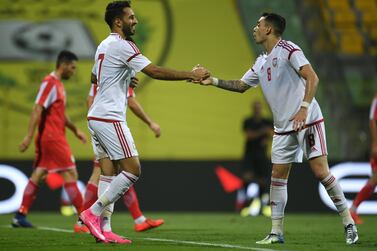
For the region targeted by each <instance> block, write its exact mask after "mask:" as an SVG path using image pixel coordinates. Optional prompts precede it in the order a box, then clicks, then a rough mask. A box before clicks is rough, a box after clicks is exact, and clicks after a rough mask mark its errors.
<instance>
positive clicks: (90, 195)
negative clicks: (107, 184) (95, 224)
mask: <svg viewBox="0 0 377 251" xmlns="http://www.w3.org/2000/svg"><path fill="white" fill-rule="evenodd" d="M97 193H98V186H97V185H96V184H94V183H91V182H88V184H87V185H86V191H85V196H84V204H83V206H82V207H83V208H82V210H86V209H88V208H89V207H90V206H91V205H93V203H94V202H95V201H96V200H97V198H98V196H97Z"/></svg>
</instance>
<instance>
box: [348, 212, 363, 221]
mask: <svg viewBox="0 0 377 251" xmlns="http://www.w3.org/2000/svg"><path fill="white" fill-rule="evenodd" d="M350 213H351V216H352V219H353V220H354V221H355V224H358V225H359V224H363V220H362V219H361V218H360V216H359V215H358V214H357V213H356V211H355V210H352V209H350Z"/></svg>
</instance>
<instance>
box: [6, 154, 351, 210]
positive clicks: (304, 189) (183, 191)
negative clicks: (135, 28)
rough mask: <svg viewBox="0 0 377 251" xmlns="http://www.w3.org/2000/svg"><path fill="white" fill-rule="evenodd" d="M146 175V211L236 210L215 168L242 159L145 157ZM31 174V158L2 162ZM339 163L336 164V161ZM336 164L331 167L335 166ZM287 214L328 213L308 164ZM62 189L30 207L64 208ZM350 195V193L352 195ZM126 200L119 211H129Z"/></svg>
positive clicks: (293, 187)
mask: <svg viewBox="0 0 377 251" xmlns="http://www.w3.org/2000/svg"><path fill="white" fill-rule="evenodd" d="M141 163H142V174H141V178H140V179H139V181H138V182H137V183H136V184H135V188H136V191H137V194H138V196H139V201H140V206H141V208H142V210H146V211H217V212H224V211H234V205H235V199H236V192H233V193H226V192H225V191H224V190H223V188H222V186H221V184H220V182H219V180H218V178H217V176H216V174H215V171H214V169H215V168H216V167H217V166H223V167H225V168H227V169H228V170H230V171H231V172H233V173H235V174H238V173H239V171H240V170H239V167H240V162H238V161H142V162H141ZM1 164H5V165H10V166H13V167H17V168H18V169H19V170H21V171H22V172H24V173H25V175H26V176H29V175H30V174H31V170H32V167H31V166H32V162H31V161H2V162H1ZM331 164H335V163H331ZM330 166H331V165H330ZM77 167H78V171H79V176H80V177H79V179H80V180H81V181H83V182H84V183H86V182H87V180H88V179H89V176H90V174H91V171H92V161H77ZM0 188H1V189H0V200H4V199H6V198H8V197H10V196H11V195H12V194H13V192H14V186H13V184H12V183H11V182H10V181H8V180H6V179H2V178H0ZM288 192H289V195H288V205H287V212H329V209H328V208H327V207H326V206H325V205H324V204H323V202H322V201H321V200H320V197H319V194H318V182H317V181H316V180H315V178H314V176H313V175H312V173H311V171H310V168H309V167H308V165H307V163H303V164H296V165H295V166H294V167H293V169H292V171H291V175H290V178H289V183H288ZM60 194H61V190H60V189H57V190H54V191H52V190H50V189H49V188H48V187H47V185H45V184H44V185H42V186H41V189H40V191H39V193H38V196H37V199H36V201H35V203H34V205H33V207H32V209H31V210H36V211H40V210H42V211H44V210H53V211H56V210H59V208H60ZM347 197H348V198H349V196H347ZM121 204H122V202H121V201H119V202H118V204H117V208H118V209H122V210H127V209H126V208H125V207H124V206H123V205H121Z"/></svg>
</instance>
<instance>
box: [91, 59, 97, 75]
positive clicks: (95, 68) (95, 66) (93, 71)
mask: <svg viewBox="0 0 377 251" xmlns="http://www.w3.org/2000/svg"><path fill="white" fill-rule="evenodd" d="M92 73H93V74H94V75H96V76H97V60H95V61H94V64H93V67H92Z"/></svg>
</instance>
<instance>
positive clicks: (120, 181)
mask: <svg viewBox="0 0 377 251" xmlns="http://www.w3.org/2000/svg"><path fill="white" fill-rule="evenodd" d="M138 178H139V177H137V176H135V175H133V174H132V173H129V172H126V171H122V172H121V173H119V174H118V175H117V176H116V177H115V178H113V181H112V182H111V183H110V186H109V187H108V188H107V189H106V191H105V192H104V193H103V194H102V195H101V197H99V198H98V200H97V201H96V202H95V203H94V204H93V205H92V206H91V208H90V209H91V210H92V212H93V214H95V215H97V216H100V215H101V213H102V212H103V210H104V209H105V207H106V206H107V205H109V204H111V203H114V202H116V201H117V200H118V199H119V198H120V197H121V196H122V195H123V194H124V193H125V192H126V191H127V190H128V189H129V188H130V187H131V186H132V185H133V184H134V183H135V182H136V181H137V180H138Z"/></svg>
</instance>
